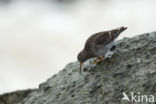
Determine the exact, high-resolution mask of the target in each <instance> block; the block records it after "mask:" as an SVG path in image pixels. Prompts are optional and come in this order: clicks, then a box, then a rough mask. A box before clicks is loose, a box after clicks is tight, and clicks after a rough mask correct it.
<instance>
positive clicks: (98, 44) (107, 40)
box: [94, 27, 126, 55]
mask: <svg viewBox="0 0 156 104" xmlns="http://www.w3.org/2000/svg"><path fill="white" fill-rule="evenodd" d="M125 29H126V28H125V27H120V28H117V29H113V30H110V31H105V32H100V33H97V34H96V37H95V45H94V48H95V49H96V55H104V54H106V53H107V51H109V50H110V48H111V47H112V46H113V44H114V40H115V39H116V38H117V37H118V36H119V34H120V33H121V32H122V31H124V30H125Z"/></svg>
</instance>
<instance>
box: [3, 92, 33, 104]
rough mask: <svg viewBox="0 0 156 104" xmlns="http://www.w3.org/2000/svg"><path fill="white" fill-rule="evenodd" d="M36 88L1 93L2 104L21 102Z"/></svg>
mask: <svg viewBox="0 0 156 104" xmlns="http://www.w3.org/2000/svg"><path fill="white" fill-rule="evenodd" d="M34 91H36V90H35V89H28V90H21V91H15V92H11V93H6V94H3V95H0V104H19V103H20V102H21V101H22V100H23V99H24V98H26V97H27V96H28V95H29V94H30V93H31V92H34Z"/></svg>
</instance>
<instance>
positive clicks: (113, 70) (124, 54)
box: [21, 32, 156, 104]
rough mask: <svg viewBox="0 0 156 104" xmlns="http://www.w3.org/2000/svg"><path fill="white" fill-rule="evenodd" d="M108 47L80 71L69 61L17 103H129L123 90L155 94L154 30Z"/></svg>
mask: <svg viewBox="0 0 156 104" xmlns="http://www.w3.org/2000/svg"><path fill="white" fill-rule="evenodd" d="M112 50H113V55H112V57H110V58H106V59H105V60H103V61H102V62H101V63H100V64H97V65H96V66H95V67H93V65H92V64H91V60H92V59H91V60H88V61H87V62H86V63H85V64H84V65H83V66H84V67H83V69H85V70H84V71H82V73H81V74H80V73H79V62H77V61H76V62H73V63H69V64H68V65H67V66H66V67H65V68H64V69H63V70H61V71H60V72H59V73H58V74H56V75H54V76H52V77H51V78H49V79H48V80H47V81H46V82H44V83H42V84H40V85H39V88H38V90H37V91H35V92H34V93H32V94H31V95H30V96H28V97H27V98H26V99H25V100H23V101H22V102H21V104H132V100H131V99H130V100H131V101H122V100H121V99H122V98H123V92H124V93H126V94H127V96H128V97H130V94H131V93H132V92H133V93H134V94H138V95H137V96H141V95H142V94H143V95H146V94H147V95H153V96H155V97H156V32H152V33H146V34H142V35H140V36H136V37H133V38H124V39H122V40H120V41H117V42H116V45H115V47H113V49H112ZM137 101H138V99H137ZM148 103H149V102H147V104H148ZM135 104H145V102H144V103H143V102H141V103H139V102H135ZM150 104H154V103H150Z"/></svg>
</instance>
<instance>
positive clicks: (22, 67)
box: [0, 0, 156, 94]
mask: <svg viewBox="0 0 156 104" xmlns="http://www.w3.org/2000/svg"><path fill="white" fill-rule="evenodd" d="M155 11H156V1H155V0H0V94H1V93H5V92H10V91H14V90H19V89H27V88H36V87H38V85H39V83H41V82H43V81H45V80H46V79H47V78H49V77H51V76H52V75H54V74H55V73H57V72H59V70H61V69H62V68H63V67H65V65H66V64H67V63H69V62H73V61H76V60H77V54H78V52H79V51H81V49H82V48H83V45H84V43H85V40H86V39H87V38H88V37H89V36H90V35H91V34H93V33H96V32H99V31H104V30H110V29H114V28H117V27H120V26H127V27H128V30H126V31H125V32H123V33H122V34H121V35H120V37H119V39H122V38H123V37H132V36H134V35H137V34H141V33H145V32H151V31H155V30H156V12H155Z"/></svg>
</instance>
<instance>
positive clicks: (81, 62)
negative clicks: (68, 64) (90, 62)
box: [77, 51, 87, 73]
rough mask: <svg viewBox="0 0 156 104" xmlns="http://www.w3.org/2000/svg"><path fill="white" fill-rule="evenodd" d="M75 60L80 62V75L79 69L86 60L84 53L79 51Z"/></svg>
mask: <svg viewBox="0 0 156 104" xmlns="http://www.w3.org/2000/svg"><path fill="white" fill-rule="evenodd" d="M77 59H78V61H79V62H80V73H81V67H82V64H83V62H85V61H86V60H87V59H86V54H85V52H84V51H81V52H80V53H79V54H78V56H77Z"/></svg>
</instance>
